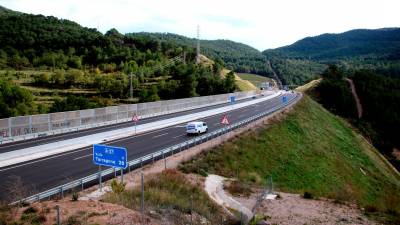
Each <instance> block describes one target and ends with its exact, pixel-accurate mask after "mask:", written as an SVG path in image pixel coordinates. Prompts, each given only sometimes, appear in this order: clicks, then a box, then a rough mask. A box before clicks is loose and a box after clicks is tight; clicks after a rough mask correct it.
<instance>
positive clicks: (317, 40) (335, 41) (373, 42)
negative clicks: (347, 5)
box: [273, 28, 400, 60]
mask: <svg viewBox="0 0 400 225" xmlns="http://www.w3.org/2000/svg"><path fill="white" fill-rule="evenodd" d="M273 51H276V52H280V53H283V54H285V55H287V56H289V57H293V58H306V59H316V60H332V59H341V58H349V57H361V56H362V57H369V58H377V59H383V58H384V59H392V60H394V59H400V28H383V29H376V30H367V29H358V30H350V31H347V32H344V33H340V34H322V35H318V36H315V37H307V38H304V39H302V40H299V41H297V42H295V43H294V44H292V45H289V46H285V47H280V48H277V49H274V50H273Z"/></svg>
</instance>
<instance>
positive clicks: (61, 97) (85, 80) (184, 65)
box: [0, 8, 237, 118]
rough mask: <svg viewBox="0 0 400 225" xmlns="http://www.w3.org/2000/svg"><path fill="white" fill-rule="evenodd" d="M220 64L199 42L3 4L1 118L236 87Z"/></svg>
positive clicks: (0, 21) (0, 28)
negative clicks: (203, 59)
mask: <svg viewBox="0 0 400 225" xmlns="http://www.w3.org/2000/svg"><path fill="white" fill-rule="evenodd" d="M184 53H186V54H185V55H186V57H185V60H183V59H182V58H183V57H182V56H183V55H184ZM222 69H223V65H222V62H221V61H217V62H215V63H213V64H212V65H203V64H196V62H195V48H193V47H187V46H184V45H179V44H175V43H173V42H168V41H160V40H157V39H152V38H147V37H134V36H132V35H124V34H121V33H119V32H118V31H117V30H116V29H111V30H109V31H107V32H106V33H105V34H102V33H100V32H98V31H97V30H96V29H92V28H86V27H82V26H80V25H79V24H77V23H75V22H73V21H69V20H64V19H58V18H56V17H53V16H43V15H32V14H25V13H19V12H14V11H11V10H7V9H5V8H1V9H0V118H1V117H10V116H18V115H26V114H35V113H47V112H56V111H68V110H77V109H84V108H94V107H102V106H106V105H115V104H121V103H126V102H127V101H128V102H137V101H139V102H147V101H156V100H160V99H175V98H184V97H194V96H203V95H213V94H221V93H227V92H233V91H235V90H237V86H236V84H235V76H234V74H233V73H229V74H228V75H227V76H225V77H222V76H220V75H221V72H222ZM130 74H132V76H130ZM129 80H132V89H133V92H132V96H131V93H130V82H129Z"/></svg>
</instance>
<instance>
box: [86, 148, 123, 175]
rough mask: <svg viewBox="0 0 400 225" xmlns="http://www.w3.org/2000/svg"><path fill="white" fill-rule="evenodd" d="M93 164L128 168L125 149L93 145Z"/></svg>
mask: <svg viewBox="0 0 400 225" xmlns="http://www.w3.org/2000/svg"><path fill="white" fill-rule="evenodd" d="M93 163H94V164H97V165H102V166H111V167H114V168H123V169H125V168H126V167H127V166H128V163H127V155H126V148H121V147H113V146H107V145H93Z"/></svg>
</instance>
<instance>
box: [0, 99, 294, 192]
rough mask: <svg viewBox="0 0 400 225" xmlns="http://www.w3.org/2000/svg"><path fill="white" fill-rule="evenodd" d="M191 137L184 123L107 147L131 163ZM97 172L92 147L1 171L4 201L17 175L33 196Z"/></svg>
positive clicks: (262, 106) (237, 115)
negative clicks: (119, 150)
mask: <svg viewBox="0 0 400 225" xmlns="http://www.w3.org/2000/svg"><path fill="white" fill-rule="evenodd" d="M285 95H286V96H287V97H288V101H290V100H291V99H293V98H296V97H298V95H297V94H296V93H286V94H285ZM282 104H283V103H282V97H281V96H279V97H275V98H272V99H269V100H266V101H263V102H260V103H257V104H254V105H250V106H247V107H244V108H240V109H237V110H233V111H230V112H228V118H229V121H230V123H235V122H238V121H241V120H244V119H246V118H249V117H251V116H253V115H256V114H258V113H261V112H262V111H265V110H268V109H271V108H274V107H276V106H278V105H282ZM216 107H218V106H211V108H216ZM204 110H205V108H201V109H196V110H191V111H186V112H181V113H175V114H173V115H166V116H163V117H166V118H169V117H174V116H175V117H176V116H177V115H181V114H188V113H192V112H194V111H204ZM159 119H160V117H158V118H149V119H146V120H143V121H141V122H142V123H146V122H149V121H154V120H159ZM220 119H221V114H219V115H214V116H210V117H208V118H204V119H203V121H205V122H206V123H207V124H208V127H209V131H213V130H216V129H219V128H221V127H222V126H223V125H221V124H220ZM119 126H132V123H124V124H119V125H114V126H110V127H103V128H97V130H96V129H91V130H87V131H81V132H76V133H71V134H64V135H60V136H50V137H46V138H41V139H40V140H38V141H37V142H36V141H35V140H29V141H26V142H19V143H14V145H13V144H9V145H4V146H8V147H10V148H11V149H19V148H21V146H24V147H25V146H31V145H38V144H39V143H47V142H48V141H57V140H66V139H69V138H71V137H72V136H74V135H77V136H79V135H82V132H89V133H95V132H99V129H101V131H104V130H103V129H115V128H116V127H119ZM85 135H86V133H85ZM190 138H193V137H188V136H187V135H186V133H185V124H180V125H175V126H171V127H167V128H163V129H158V130H154V131H151V132H148V133H143V134H138V135H136V136H131V137H127V138H123V139H118V140H113V141H110V142H106V143H104V144H107V145H112V146H121V147H125V148H127V150H128V160H133V159H136V158H139V157H141V156H144V155H147V154H150V153H153V152H157V151H159V150H161V149H163V148H166V147H169V146H173V145H175V144H178V143H181V142H184V141H186V140H189V139H190ZM15 144H17V145H15ZM2 147H3V146H2ZM0 151H10V150H9V149H7V148H3V149H2V150H0ZM97 170H98V167H97V166H96V165H94V164H93V163H92V148H91V147H86V148H81V149H77V150H74V151H70V152H66V153H62V154H58V155H53V156H49V157H46V158H42V159H37V160H33V161H29V162H24V163H20V164H17V165H12V166H8V167H4V168H0V177H1V178H2V181H1V182H0V199H1V200H8V199H7V198H8V196H7V190H8V188H9V186H10V185H9V181H10V180H12V177H13V176H18V177H20V178H21V179H22V181H23V183H24V186H25V187H26V188H27V189H28V190H29V193H27V195H32V194H35V193H38V192H41V191H43V190H46V189H49V188H52V187H55V186H58V185H61V184H63V183H67V182H69V181H72V180H75V179H78V178H81V177H85V176H87V175H90V174H93V173H96V172H97Z"/></svg>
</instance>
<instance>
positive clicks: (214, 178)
mask: <svg viewBox="0 0 400 225" xmlns="http://www.w3.org/2000/svg"><path fill="white" fill-rule="evenodd" d="M224 180H225V178H224V177H221V176H218V175H212V174H210V175H208V176H207V178H206V181H205V190H206V192H207V194H208V196H210V198H211V199H213V200H214V201H215V202H216V203H218V204H219V205H221V206H222V207H224V208H225V209H228V208H231V209H234V210H236V211H238V212H242V213H243V214H244V215H245V221H246V222H248V221H249V220H250V219H251V218H252V217H253V213H252V212H251V210H249V209H248V208H247V207H245V206H244V205H242V204H241V203H240V202H238V201H236V200H235V199H234V198H233V197H232V196H230V195H228V194H227V193H225V191H224V184H223V181H224Z"/></svg>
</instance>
